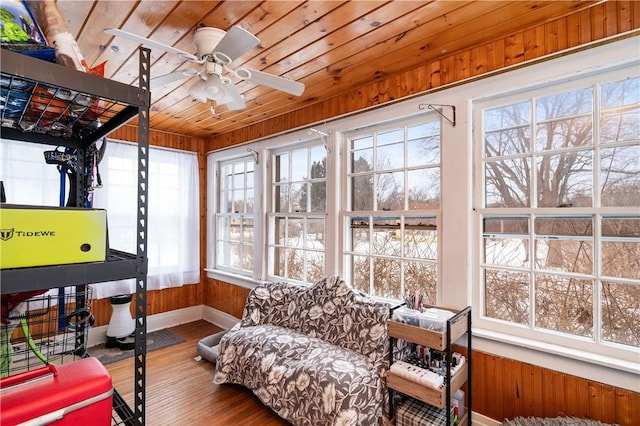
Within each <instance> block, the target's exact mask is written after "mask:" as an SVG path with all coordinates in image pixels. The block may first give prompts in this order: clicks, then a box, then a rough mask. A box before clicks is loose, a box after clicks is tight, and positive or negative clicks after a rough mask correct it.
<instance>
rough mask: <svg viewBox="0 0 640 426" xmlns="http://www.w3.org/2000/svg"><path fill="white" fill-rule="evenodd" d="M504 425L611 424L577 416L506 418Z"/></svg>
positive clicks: (575, 425) (579, 425)
mask: <svg viewBox="0 0 640 426" xmlns="http://www.w3.org/2000/svg"><path fill="white" fill-rule="evenodd" d="M502 426H611V425H610V423H602V422H599V421H597V420H590V419H579V418H577V417H553V418H542V417H516V418H514V419H513V420H508V419H507V420H505V421H504V422H503V423H502Z"/></svg>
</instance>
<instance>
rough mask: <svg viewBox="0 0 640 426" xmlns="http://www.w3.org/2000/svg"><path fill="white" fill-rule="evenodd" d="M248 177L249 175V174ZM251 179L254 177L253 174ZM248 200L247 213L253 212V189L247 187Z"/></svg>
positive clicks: (246, 204)
mask: <svg viewBox="0 0 640 426" xmlns="http://www.w3.org/2000/svg"><path fill="white" fill-rule="evenodd" d="M247 178H248V176H247ZM251 179H253V176H251ZM246 197H247V199H246V202H245V212H246V213H253V189H247V191H246Z"/></svg>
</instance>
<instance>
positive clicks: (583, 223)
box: [534, 216, 593, 236]
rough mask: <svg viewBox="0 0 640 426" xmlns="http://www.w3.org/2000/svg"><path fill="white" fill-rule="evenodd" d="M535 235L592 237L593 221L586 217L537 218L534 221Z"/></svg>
mask: <svg viewBox="0 0 640 426" xmlns="http://www.w3.org/2000/svg"><path fill="white" fill-rule="evenodd" d="M534 228H535V232H536V234H537V235H544V236H557V235H565V236H593V219H592V217H591V216H586V217H561V216H560V217H555V216H538V217H536V218H535V220H534Z"/></svg>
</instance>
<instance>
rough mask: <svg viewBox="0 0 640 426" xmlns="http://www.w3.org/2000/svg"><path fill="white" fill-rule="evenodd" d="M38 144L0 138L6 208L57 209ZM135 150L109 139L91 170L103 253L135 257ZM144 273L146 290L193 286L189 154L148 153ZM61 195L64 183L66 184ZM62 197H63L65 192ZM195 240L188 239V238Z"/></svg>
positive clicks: (53, 173) (193, 193) (100, 292)
mask: <svg viewBox="0 0 640 426" xmlns="http://www.w3.org/2000/svg"><path fill="white" fill-rule="evenodd" d="M51 149H53V148H52V147H47V146H46V145H40V144H33V143H28V142H16V141H10V140H2V141H1V143H0V179H1V180H3V182H4V184H5V186H6V193H7V202H10V203H14V204H29V205H46V206H59V205H60V199H59V198H60V192H61V191H60V188H61V184H60V177H59V173H58V171H57V168H56V166H55V165H50V164H46V163H45V160H44V156H43V152H44V151H47V150H51ZM137 155H138V152H137V146H136V145H133V144H128V143H118V142H115V141H109V142H108V143H107V148H106V151H105V155H104V158H103V159H102V161H101V162H100V164H99V172H100V175H101V178H102V183H103V186H102V187H101V188H95V190H94V192H93V207H95V208H104V209H106V210H107V219H108V228H109V247H110V248H113V249H118V250H122V251H125V252H128V253H136V223H137V182H138V175H137ZM148 173H149V178H148V211H149V213H148V241H147V256H148V258H149V271H148V278H147V288H148V289H150V290H156V289H161V288H167V287H175V286H180V285H183V284H194V283H198V282H199V281H200V248H199V247H200V245H199V238H198V237H197V236H198V235H199V223H200V221H199V216H200V215H199V213H198V211H199V196H198V193H199V185H198V182H199V180H198V160H197V157H196V155H195V154H193V153H188V152H181V151H173V150H166V149H159V148H155V147H152V148H150V149H149V166H148ZM65 187H66V190H68V187H69V183H68V180H67V182H66V185H65ZM63 192H65V194H64V195H65V196H66V191H63ZM194 236H195V237H194ZM134 291H135V280H123V281H119V282H114V283H108V284H107V283H103V284H101V285H96V286H95V292H94V295H95V296H96V297H97V298H103V297H109V296H112V295H115V294H122V293H132V292H134Z"/></svg>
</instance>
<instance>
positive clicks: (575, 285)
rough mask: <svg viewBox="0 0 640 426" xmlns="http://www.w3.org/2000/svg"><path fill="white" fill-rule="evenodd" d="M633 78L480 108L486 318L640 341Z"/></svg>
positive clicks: (639, 201) (639, 169) (638, 150)
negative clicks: (481, 120) (481, 123)
mask: <svg viewBox="0 0 640 426" xmlns="http://www.w3.org/2000/svg"><path fill="white" fill-rule="evenodd" d="M639 82H640V79H639V78H630V79H625V80H620V81H612V82H606V83H603V84H593V85H591V86H588V87H586V86H585V87H577V88H575V89H573V90H568V91H562V92H559V94H551V95H547V96H544V97H536V96H535V93H532V95H533V96H531V97H530V98H528V99H527V100H522V99H520V100H517V101H516V102H512V103H511V104H509V105H500V106H497V107H489V108H487V109H486V110H484V111H483V114H482V119H483V129H484V133H483V140H484V150H483V153H484V155H483V157H482V164H483V166H482V167H483V170H484V173H483V182H484V197H483V198H484V202H485V205H484V208H483V209H482V211H481V213H482V214H483V215H482V236H483V238H482V239H483V252H482V259H481V265H480V267H481V272H482V273H481V277H482V286H483V291H482V292H481V294H483V299H482V300H483V306H482V308H483V312H482V316H483V318H486V319H492V320H500V321H503V322H506V324H513V325H517V326H524V327H526V328H529V329H531V330H533V331H538V332H542V331H549V332H551V333H556V334H557V333H560V335H567V336H571V335H572V336H576V337H578V338H579V339H587V340H588V341H594V342H596V343H607V342H608V343H614V344H620V345H631V346H640V333H638V332H637V331H635V330H636V329H637V327H633V326H630V327H624V326H621V325H624V324H627V325H631V324H636V323H637V321H638V319H639V318H640V279H639V278H640V276H638V273H637V272H636V271H638V270H639V269H638V267H639V266H640V265H639V263H640V260H638V259H640V226H639V225H640V214H638V207H640V196H639V194H640V165H639V164H640V161H638V158H640V155H639V154H640V141H639V139H640V119H639V117H640V114H638V112H639V111H640V96H639V95H638V89H639V88H640V85H639V84H640V83H639ZM532 165H535V167H532ZM534 194H535V195H534ZM569 211H571V213H570V212H569ZM514 213H517V214H516V215H514ZM595 352H598V350H595Z"/></svg>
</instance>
